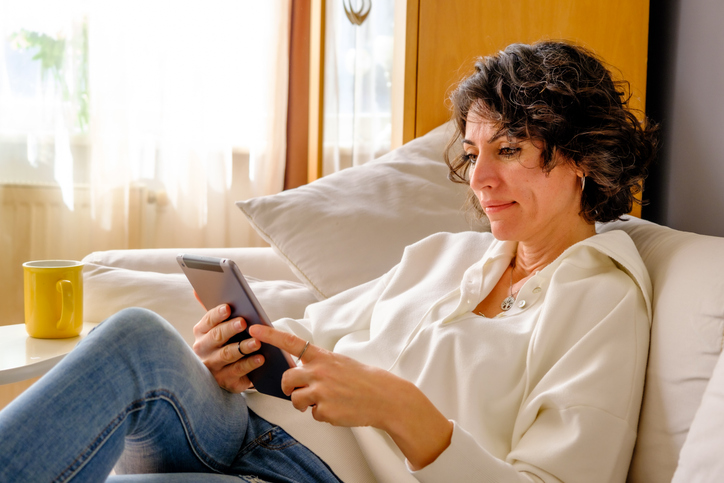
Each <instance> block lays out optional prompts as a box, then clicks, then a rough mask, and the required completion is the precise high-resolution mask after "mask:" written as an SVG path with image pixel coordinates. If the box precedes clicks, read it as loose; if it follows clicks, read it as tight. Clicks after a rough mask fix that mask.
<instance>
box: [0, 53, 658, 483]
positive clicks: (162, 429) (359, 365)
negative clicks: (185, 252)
mask: <svg viewBox="0 0 724 483" xmlns="http://www.w3.org/2000/svg"><path fill="white" fill-rule="evenodd" d="M452 101H453V106H454V119H455V121H456V123H457V127H458V139H457V140H453V141H452V142H451V146H458V145H461V146H462V150H463V152H462V154H461V155H459V156H455V157H453V158H452V159H447V161H448V164H449V165H450V167H451V174H452V177H453V179H454V180H457V181H461V182H466V183H469V184H470V187H471V194H472V201H473V205H474V207H475V209H477V210H478V211H481V212H483V213H484V214H485V216H487V217H488V218H489V220H490V225H491V231H492V235H491V234H482V233H472V232H469V233H461V234H455V235H453V234H437V235H434V236H431V237H429V238H427V239H425V240H423V241H421V242H419V243H417V244H415V245H413V246H411V247H408V249H407V250H406V251H405V254H404V256H403V258H402V260H401V262H400V264H399V265H398V266H396V267H395V268H394V269H392V270H391V271H390V272H389V273H387V274H386V275H384V276H383V277H381V278H380V279H378V280H374V281H372V282H369V283H367V284H364V285H362V286H360V287H356V288H353V289H351V290H349V291H347V292H344V293H342V294H339V295H338V296H336V297H333V298H331V299H329V300H326V301H324V302H320V303H318V304H314V305H312V306H310V307H309V308H308V310H307V314H306V316H305V319H303V320H291V319H283V320H280V321H278V322H277V323H276V324H275V325H276V327H277V328H276V329H270V328H265V327H259V326H254V327H251V328H250V329H249V332H250V333H251V335H252V337H253V339H250V340H248V341H246V342H244V343H242V344H240V345H238V346H237V345H233V346H226V345H225V342H226V341H227V340H228V339H229V338H230V337H231V336H233V335H234V334H236V333H238V332H241V331H242V330H244V329H245V323H244V321H243V320H240V319H233V320H229V321H226V318H227V317H228V314H229V311H228V307H226V306H221V307H217V308H214V309H212V310H210V311H209V312H208V313H207V314H206V315H205V316H204V318H203V319H202V320H201V321H200V322H199V323H198V324H197V326H196V327H195V328H194V334H195V337H196V342H195V344H194V347H193V351H194V352H195V353H196V355H197V356H198V358H197V357H195V356H194V355H193V353H192V352H191V351H189V350H188V349H187V347H186V346H185V344H184V343H183V341H182V340H181V339H180V338H179V337H178V336H177V335H176V334H175V333H174V331H173V329H172V328H170V326H168V324H167V323H165V322H163V321H160V320H158V317H156V316H155V315H153V314H150V313H148V312H146V311H141V310H137V309H134V310H127V311H123V312H121V313H119V314H117V315H116V316H114V317H112V318H111V319H109V320H108V321H106V322H105V323H104V324H102V325H101V326H99V327H98V328H97V329H96V330H95V331H94V332H93V333H92V334H91V335H89V336H88V337H87V338H86V339H85V340H84V341H83V342H82V343H81V344H79V346H78V347H77V348H76V350H74V351H73V352H72V353H71V354H70V355H68V356H67V357H66V359H65V360H64V361H63V363H61V364H59V365H58V367H57V368H56V369H55V370H54V371H52V372H51V373H49V374H48V376H46V377H45V378H43V380H42V382H39V383H37V384H36V385H35V386H33V387H32V388H31V389H30V390H29V391H27V392H26V393H25V394H24V395H23V396H22V397H21V398H18V400H16V402H14V403H13V404H12V405H11V406H9V407H8V408H7V409H6V410H5V411H3V412H2V413H0V441H2V443H0V449H1V450H2V451H0V480H3V481H4V480H6V479H13V478H15V479H19V478H21V477H20V475H24V477H25V478H27V479H35V480H37V481H45V480H49V479H53V478H58V479H64V478H69V477H73V476H77V477H79V478H82V479H87V480H89V481H93V480H94V479H95V480H97V479H102V476H103V475H105V474H107V472H109V471H110V469H111V468H112V467H113V465H114V464H115V463H116V461H117V460H118V459H119V458H120V459H121V465H120V467H121V468H122V469H123V470H124V471H128V472H139V473H141V472H169V473H170V472H208V473H213V472H217V473H224V474H229V475H233V474H236V475H239V474H241V475H255V476H258V477H260V478H262V479H264V480H269V481H338V480H337V478H336V476H335V474H334V471H333V470H334V468H331V469H330V468H329V467H328V466H327V465H326V464H325V463H324V462H323V461H321V460H320V459H319V458H318V457H316V456H315V455H314V454H313V453H312V452H311V451H309V450H308V449H307V448H306V447H305V446H304V445H303V444H299V443H298V442H297V441H296V440H294V439H293V438H292V437H291V436H289V435H288V434H286V433H285V432H284V431H283V430H282V429H281V428H278V427H275V426H273V425H272V424H270V423H268V422H267V421H265V420H264V419H262V418H260V417H259V416H257V415H256V414H255V413H253V412H252V411H250V410H248V409H247V406H246V402H245V401H246V400H245V398H244V396H241V395H239V394H237V393H239V392H241V391H244V390H245V389H247V388H248V387H249V380H248V379H247V377H246V374H247V373H248V372H249V371H251V370H253V369H254V368H256V367H258V366H259V365H260V364H262V363H263V360H262V358H261V357H260V356H259V355H256V354H254V352H255V351H256V350H257V349H258V347H259V343H260V342H266V343H270V344H273V345H275V346H278V347H280V348H282V349H284V350H286V351H288V352H289V353H291V354H294V355H299V356H300V359H301V362H302V364H301V365H300V366H298V367H297V368H295V369H291V370H289V371H287V372H286V373H285V375H284V378H283V381H282V387H283V390H284V391H285V393H287V394H291V398H292V405H293V407H294V408H296V409H298V410H301V411H305V410H307V409H309V408H311V409H310V410H311V412H312V414H313V416H314V418H315V419H317V420H319V421H326V422H329V423H331V424H333V425H336V426H346V427H353V428H354V434H355V436H356V437H357V441H358V442H359V445H360V447H361V449H362V452H363V453H364V454H365V455H366V457H367V459H368V461H369V463H370V466H372V467H373V469H375V468H376V469H378V470H379V472H378V473H377V476H378V477H379V478H382V479H384V478H385V477H386V476H388V477H389V476H390V475H394V476H393V477H390V478H388V479H390V480H393V481H394V480H397V481H400V480H399V479H402V478H407V479H410V480H413V481H414V479H417V480H419V481H477V480H483V481H506V482H507V481H589V482H590V481H624V480H625V476H626V472H627V468H628V464H629V461H630V457H631V452H632V450H633V444H634V441H635V437H636V426H637V420H638V411H639V406H640V402H641V395H642V387H643V379H644V370H645V364H646V357H647V353H648V330H649V323H650V314H649V309H648V298H649V291H650V288H649V282H648V277H647V275H646V272H645V269H644V266H643V263H642V261H641V259H640V257H639V256H638V253H637V251H636V248H635V246H634V245H633V242H632V241H631V240H630V238H628V236H627V235H626V234H625V233H623V232H620V231H612V232H607V233H605V234H601V235H596V232H595V222H596V221H600V222H605V221H611V220H614V219H617V218H618V217H620V216H621V215H623V214H625V213H626V212H628V211H629V210H630V208H631V206H632V203H633V192H635V191H636V190H637V189H638V186H639V185H640V182H641V181H642V180H643V177H644V174H645V167H646V165H647V164H648V162H649V161H650V159H651V158H652V157H653V155H654V151H655V142H654V134H653V131H654V129H652V128H649V127H645V126H642V125H641V124H640V123H639V122H638V121H637V120H636V118H635V117H634V116H633V114H631V113H630V112H629V110H628V109H627V107H626V99H625V98H624V95H623V91H622V90H621V85H620V84H618V83H616V82H613V81H612V80H611V77H610V74H609V73H608V71H607V70H606V69H605V68H604V67H603V65H602V64H601V63H600V62H599V61H598V60H597V59H596V58H595V56H593V55H592V54H591V53H589V52H587V51H586V50H584V49H581V48H579V47H575V46H572V45H568V44H566V43H558V42H542V43H538V44H535V45H532V46H527V45H512V46H510V47H508V48H507V49H506V50H505V51H504V52H501V53H499V54H498V55H496V56H492V57H487V58H485V59H483V60H482V61H480V62H479V63H478V64H477V65H476V72H475V74H473V75H472V76H471V77H469V78H468V79H466V80H464V81H463V82H462V83H461V84H460V85H459V86H458V88H457V89H456V91H455V93H454V94H453V96H452ZM459 138H462V139H461V140H460V139H459ZM458 143H460V144H458ZM309 342H311V344H310V343H309ZM198 359H201V361H202V362H203V364H201V363H199V361H198ZM209 374H211V375H212V376H213V377H211V376H210V375H209ZM89 381H92V385H89ZM219 386H220V387H222V388H224V389H225V390H221V389H219ZM98 394H106V395H107V401H108V403H107V404H103V405H93V406H92V405H90V404H88V403H87V402H86V401H87V400H88V398H91V397H94V398H95V397H97V395H98ZM290 407H291V406H290ZM38 414H42V415H44V416H46V417H44V418H43V419H42V420H41V422H40V423H29V422H28V421H30V420H31V418H32V417H34V416H37V415H38ZM316 424H318V423H315V422H314V421H310V422H309V424H308V428H307V430H308V432H313V431H315V427H316ZM66 428H78V430H75V431H73V432H72V434H68V432H67V431H65V429H66ZM48 435H52V438H48ZM300 439H301V442H302V443H304V435H302V436H301V437H300ZM59 440H60V441H59ZM330 444H334V442H331V443H330ZM124 445H125V447H126V451H125V452H124V451H123V449H124ZM272 446H273V450H272V448H271V447H272ZM38 454H42V455H43V458H42V460H43V463H42V464H40V465H32V463H33V462H35V461H36V457H37V455H38ZM139 455H142V457H139ZM46 460H47V461H46ZM404 465H406V467H405V466H404ZM41 466H42V468H41ZM400 470H402V473H401V472H400ZM59 475H60V476H59ZM172 478H173V481H179V479H178V478H177V477H176V476H172ZM219 478H220V479H223V478H225V477H222V476H220V477H219ZM398 478H399V479H398Z"/></svg>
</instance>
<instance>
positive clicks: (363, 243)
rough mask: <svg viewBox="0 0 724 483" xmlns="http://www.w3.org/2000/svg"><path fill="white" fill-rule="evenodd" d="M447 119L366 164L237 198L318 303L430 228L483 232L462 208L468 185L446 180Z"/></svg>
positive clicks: (389, 263)
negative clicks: (267, 192) (287, 187)
mask: <svg viewBox="0 0 724 483" xmlns="http://www.w3.org/2000/svg"><path fill="white" fill-rule="evenodd" d="M451 128H452V126H451V124H450V123H448V124H444V125H443V126H440V127H438V128H436V129H434V130H433V131H431V132H430V133H428V134H426V135H425V136H422V137H421V138H418V139H415V140H413V141H411V142H409V143H407V144H405V145H404V146H402V147H400V148H398V149H396V150H394V151H392V152H390V153H388V154H386V155H385V156H382V157H380V158H379V159H377V160H375V161H373V162H371V163H368V164H366V165H363V166H360V167H354V168H348V169H346V170H342V171H340V172H338V173H335V174H332V175H330V176H326V177H324V178H322V179H319V180H317V181H315V182H313V183H310V184H308V185H306V186H301V187H299V188H296V189H293V190H289V191H284V192H282V193H279V194H276V195H272V196H266V197H260V198H254V199H251V200H248V201H239V202H237V206H238V207H239V208H241V210H242V211H243V212H244V214H245V215H246V216H247V217H248V219H249V221H250V222H251V224H252V226H253V227H254V228H255V229H256V230H257V232H258V233H259V235H260V236H261V237H262V238H263V239H264V240H265V241H266V242H267V243H269V244H270V245H271V246H272V247H273V248H274V249H275V250H276V251H277V252H278V253H279V254H280V255H281V256H282V258H283V259H284V260H286V262H287V263H288V264H289V267H290V268H291V269H292V271H294V272H295V273H296V274H297V276H298V277H299V279H300V280H302V281H303V282H304V283H305V284H307V286H308V287H309V288H310V289H311V290H312V291H313V292H314V293H315V295H316V296H317V298H319V299H320V300H322V299H325V298H327V297H330V296H332V295H334V294H336V293H339V292H341V291H343V290H346V289H348V288H350V287H353V286H356V285H359V284H361V283H363V282H367V281H369V280H372V279H374V278H376V277H379V276H380V275H382V274H384V273H385V272H386V271H388V270H389V269H390V268H392V267H393V266H394V265H396V264H397V262H399V260H400V257H401V256H402V252H403V250H404V248H405V247H406V246H407V245H410V244H412V243H414V242H416V241H418V240H421V239H422V238H424V237H426V236H428V235H431V234H433V233H437V232H443V231H447V232H460V231H467V230H483V229H488V225H487V223H482V222H480V221H472V220H470V219H469V217H468V216H467V215H466V213H465V212H464V210H463V205H464V202H465V196H466V192H467V189H468V188H467V186H465V185H460V184H456V183H453V182H452V181H450V180H448V179H447V175H448V168H447V165H446V164H445V163H444V161H443V151H444V149H445V145H446V143H447V141H448V139H449V138H450V136H451V132H452V129H451Z"/></svg>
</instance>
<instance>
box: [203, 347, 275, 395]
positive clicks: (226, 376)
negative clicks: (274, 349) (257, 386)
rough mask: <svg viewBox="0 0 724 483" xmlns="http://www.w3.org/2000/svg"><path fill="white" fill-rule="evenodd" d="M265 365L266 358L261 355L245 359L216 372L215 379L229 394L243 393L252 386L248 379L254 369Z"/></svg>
mask: <svg viewBox="0 0 724 483" xmlns="http://www.w3.org/2000/svg"><path fill="white" fill-rule="evenodd" d="M263 364H264V356H262V355H261V354H258V355H255V356H252V357H245V358H243V359H240V360H239V361H237V362H236V363H234V364H231V365H228V366H226V367H224V368H223V369H222V370H220V371H218V372H216V374H215V377H216V381H217V382H218V384H219V386H221V387H223V388H224V389H226V390H227V391H229V392H235V393H236V392H242V391H245V390H246V389H248V388H249V387H250V386H251V381H249V378H248V377H247V374H249V373H250V372H251V371H253V370H254V369H257V368H259V367H261V366H262V365H263Z"/></svg>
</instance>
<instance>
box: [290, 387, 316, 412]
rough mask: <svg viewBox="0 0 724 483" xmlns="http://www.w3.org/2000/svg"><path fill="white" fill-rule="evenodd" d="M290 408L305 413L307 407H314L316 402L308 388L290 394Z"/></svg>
mask: <svg viewBox="0 0 724 483" xmlns="http://www.w3.org/2000/svg"><path fill="white" fill-rule="evenodd" d="M291 397H292V406H294V408H295V409H297V410H299V411H302V412H304V411H306V410H307V408H308V407H310V406H314V405H315V404H316V401H315V399H314V397H313V395H312V391H311V390H309V389H308V388H300V389H296V390H294V391H293V392H292V393H291Z"/></svg>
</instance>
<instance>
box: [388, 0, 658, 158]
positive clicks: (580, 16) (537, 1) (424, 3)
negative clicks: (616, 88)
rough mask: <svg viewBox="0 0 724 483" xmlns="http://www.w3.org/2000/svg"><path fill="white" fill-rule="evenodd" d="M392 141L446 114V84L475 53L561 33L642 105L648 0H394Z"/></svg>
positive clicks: (404, 138)
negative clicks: (607, 68) (597, 59)
mask: <svg viewBox="0 0 724 483" xmlns="http://www.w3.org/2000/svg"><path fill="white" fill-rule="evenodd" d="M397 1H398V4H397V5H396V6H397V11H396V18H395V25H396V32H395V43H396V52H395V55H396V60H395V66H396V71H395V72H394V73H393V83H394V84H395V86H394V89H395V90H394V93H393V95H394V99H395V104H394V107H393V109H394V110H393V123H394V126H393V137H394V139H393V146H398V145H400V144H402V143H405V142H407V141H409V140H411V139H414V138H416V137H418V136H421V135H423V134H425V133H426V132H428V131H430V130H431V129H433V128H434V127H436V126H438V125H440V124H442V123H443V122H445V121H446V120H447V119H448V118H449V111H448V107H447V105H446V99H447V97H448V94H449V92H450V89H451V86H453V85H454V84H455V83H456V82H457V81H459V80H460V79H461V78H462V77H464V76H465V75H466V74H469V73H470V72H472V69H473V63H474V60H475V59H476V58H477V57H479V56H483V55H488V54H492V53H495V52H497V51H499V50H501V49H503V48H504V47H505V46H507V45H509V44H511V43H514V42H520V43H531V42H534V41H536V40H541V39H566V40H572V41H574V42H577V43H579V44H581V45H584V46H586V47H588V48H590V49H592V50H593V51H595V52H597V53H598V54H599V55H600V56H601V57H602V58H603V59H604V60H605V61H606V62H608V63H609V64H611V65H612V66H614V67H615V68H616V69H613V70H614V71H616V70H618V71H619V74H620V77H622V78H624V79H626V80H628V81H629V82H630V83H631V87H632V93H633V96H634V98H633V99H632V106H633V107H635V108H637V109H641V110H643V108H644V100H645V91H646V60H647V52H648V48H647V45H648V21H649V2H648V0H606V1H600V0H397Z"/></svg>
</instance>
